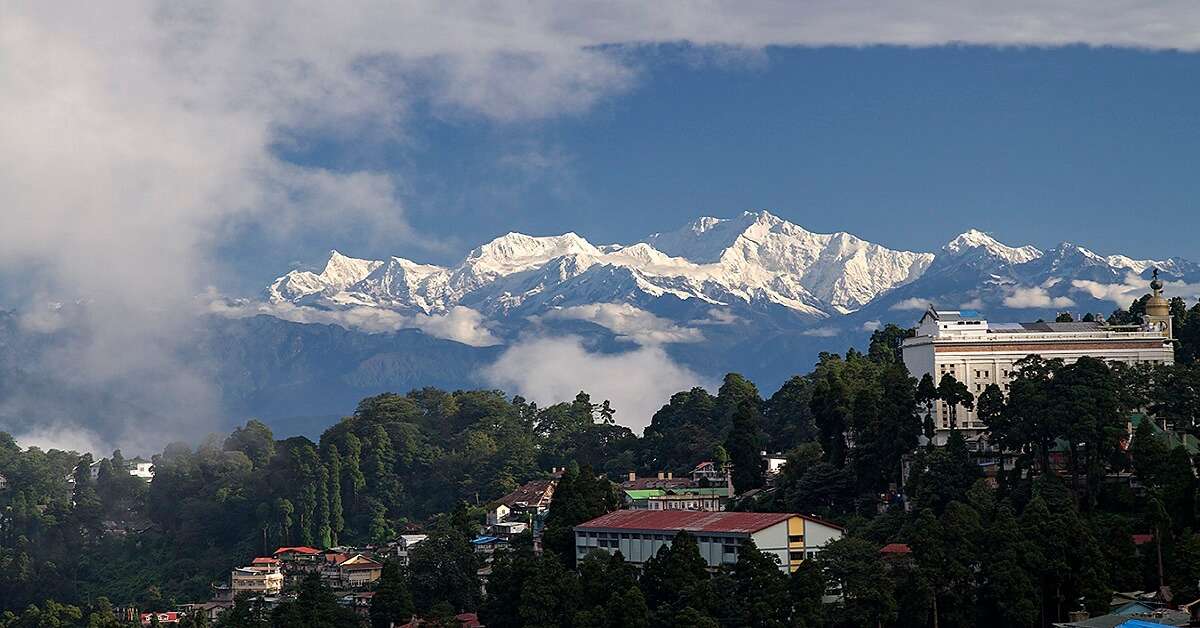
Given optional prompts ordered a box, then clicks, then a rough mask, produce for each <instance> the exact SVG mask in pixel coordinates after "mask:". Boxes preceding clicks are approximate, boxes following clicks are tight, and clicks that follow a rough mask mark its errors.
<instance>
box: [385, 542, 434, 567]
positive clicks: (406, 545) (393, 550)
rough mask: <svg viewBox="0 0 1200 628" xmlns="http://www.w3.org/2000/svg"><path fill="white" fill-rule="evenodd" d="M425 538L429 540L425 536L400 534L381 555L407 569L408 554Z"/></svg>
mask: <svg viewBox="0 0 1200 628" xmlns="http://www.w3.org/2000/svg"><path fill="white" fill-rule="evenodd" d="M427 538H429V535H427V534H401V535H400V536H398V537H396V539H395V540H394V541H390V542H388V544H387V545H386V546H385V547H384V548H383V550H382V552H381V553H382V554H383V555H384V556H385V557H392V558H395V559H396V561H397V562H399V563H400V566H402V567H407V566H408V553H409V552H410V551H411V550H412V548H413V547H416V546H417V544H419V543H421V542H422V541H424V540H425V539H427Z"/></svg>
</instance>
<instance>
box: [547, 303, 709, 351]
mask: <svg viewBox="0 0 1200 628" xmlns="http://www.w3.org/2000/svg"><path fill="white" fill-rule="evenodd" d="M541 318H543V319H547V320H564V319H565V320H581V321H588V322H591V323H595V324H597V325H600V326H601V327H604V328H605V329H608V330H609V331H611V332H613V333H614V334H616V335H617V337H618V338H622V339H627V340H631V341H633V342H636V343H637V344H639V345H658V344H666V343H675V342H700V341H702V340H704V335H703V334H701V333H700V330H698V329H692V328H690V327H682V326H680V325H677V324H675V323H674V322H673V321H670V320H668V319H665V318H661V317H659V316H655V315H654V314H652V313H650V312H647V311H646V310H643V309H640V308H638V307H636V306H634V305H630V304H629V303H594V304H589V305H573V306H571V307H565V308H562V309H559V310H554V311H553V312H550V313H548V314H544V315H543V316H542V317H541Z"/></svg>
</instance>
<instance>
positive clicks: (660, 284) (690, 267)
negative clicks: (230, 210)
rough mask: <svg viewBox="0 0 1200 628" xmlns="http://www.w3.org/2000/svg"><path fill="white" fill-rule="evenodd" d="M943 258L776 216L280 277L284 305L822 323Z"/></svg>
mask: <svg viewBox="0 0 1200 628" xmlns="http://www.w3.org/2000/svg"><path fill="white" fill-rule="evenodd" d="M933 259H934V256H933V255H932V254H929V253H913V252H909V251H894V250H892V249H888V248H886V247H883V246H880V245H878V244H873V243H870V242H867V241H865V240H862V239H860V238H857V237H855V236H853V235H850V234H848V233H835V234H817V233H812V232H810V231H807V230H805V229H803V228H801V227H799V226H797V225H795V224H792V223H790V222H788V221H786V220H783V219H780V218H778V217H776V216H773V215H771V214H770V213H767V212H765V211H764V212H746V213H744V214H742V215H741V216H739V217H737V218H733V219H718V218H701V219H699V220H697V221H695V222H693V223H692V224H690V225H687V226H685V227H683V228H682V229H680V230H678V231H674V232H670V233H656V234H653V235H651V236H649V237H648V238H646V240H645V241H644V242H639V243H636V244H632V245H628V246H625V245H619V244H616V245H606V246H602V247H597V246H595V245H593V244H591V243H590V242H588V241H587V240H585V239H584V238H582V237H580V236H578V235H576V234H574V233H567V234H563V235H560V236H550V237H534V236H528V235H523V234H519V233H509V234H507V235H504V236H501V237H499V238H496V239H495V240H492V241H491V242H488V243H487V244H484V245H482V246H480V247H478V248H476V249H474V250H472V251H471V252H470V253H469V254H468V255H467V256H466V258H465V259H464V260H463V261H462V262H461V263H459V264H458V265H456V266H454V267H450V268H446V267H440V266H431V265H425V264H418V263H416V262H412V261H410V260H406V259H403V258H399V257H393V258H391V259H390V260H387V261H376V260H360V259H354V258H349V257H345V256H343V255H341V254H340V253H337V252H336V251H335V252H333V253H331V255H330V259H329V261H328V262H327V264H326V267H325V270H324V271H322V272H321V273H320V274H317V273H313V272H309V271H292V272H290V273H288V274H287V275H284V276H283V277H280V278H278V279H276V280H275V282H274V283H272V284H271V286H270V287H269V288H268V289H267V297H268V298H269V299H270V300H272V301H275V302H283V301H287V302H293V303H308V304H315V305H327V306H337V305H371V306H382V307H389V308H394V309H403V310H414V311H419V312H422V313H426V314H429V313H439V312H445V311H447V310H449V309H450V308H452V307H454V306H455V305H459V304H469V305H471V306H472V307H475V308H477V309H479V310H480V311H483V312H485V313H488V314H509V313H512V312H514V311H521V312H524V311H527V310H530V309H531V308H537V307H554V306H567V305H578V304H581V303H587V302H593V300H594V299H595V298H598V297H599V296H600V295H603V297H604V298H607V299H610V300H621V301H626V300H639V299H641V298H644V297H662V296H665V295H671V296H673V297H675V298H677V299H680V300H687V299H696V300H698V301H701V302H705V303H709V304H712V305H731V304H736V303H743V304H756V303H758V304H770V305H777V306H782V307H784V308H787V309H789V310H792V311H794V312H798V313H801V314H803V315H806V316H810V317H814V318H821V317H826V316H830V315H836V314H840V313H846V312H850V311H853V310H854V309H857V308H859V307H862V306H863V305H865V304H866V303H869V302H870V301H871V300H872V299H874V298H875V297H877V296H878V295H880V294H881V293H883V292H886V291H887V290H890V289H892V288H895V287H896V286H899V285H902V284H904V283H906V282H908V281H912V280H913V279H915V278H917V277H919V276H920V275H921V274H922V273H923V272H924V271H925V269H926V268H927V267H928V266H929V264H930V263H931V262H932V261H933Z"/></svg>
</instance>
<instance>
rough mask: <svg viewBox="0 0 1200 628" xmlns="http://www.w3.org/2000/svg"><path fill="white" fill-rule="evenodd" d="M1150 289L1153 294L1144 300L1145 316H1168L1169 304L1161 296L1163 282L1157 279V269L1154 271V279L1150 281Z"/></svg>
mask: <svg viewBox="0 0 1200 628" xmlns="http://www.w3.org/2000/svg"><path fill="white" fill-rule="evenodd" d="M1150 289H1151V290H1152V291H1153V294H1151V295H1150V298H1149V299H1147V300H1146V315H1147V316H1155V317H1160V316H1170V315H1171V303H1170V302H1169V301H1167V299H1166V297H1164V296H1163V295H1162V289H1163V282H1162V280H1161V279H1159V278H1158V269H1157V268H1155V269H1154V279H1151V280H1150Z"/></svg>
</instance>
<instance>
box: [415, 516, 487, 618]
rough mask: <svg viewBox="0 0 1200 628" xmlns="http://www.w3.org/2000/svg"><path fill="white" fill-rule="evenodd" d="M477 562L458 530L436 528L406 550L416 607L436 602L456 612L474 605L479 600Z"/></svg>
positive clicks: (424, 607)
mask: <svg viewBox="0 0 1200 628" xmlns="http://www.w3.org/2000/svg"><path fill="white" fill-rule="evenodd" d="M478 568H479V563H478V561H477V560H476V557H475V551H474V549H473V548H472V547H471V544H470V542H469V541H468V540H467V538H466V537H465V536H463V535H462V533H461V532H459V531H457V530H454V529H450V528H444V529H440V530H435V531H434V532H433V533H432V534H430V535H429V538H427V539H425V540H424V541H422V542H421V543H420V544H418V545H417V546H416V547H414V548H413V549H412V551H411V552H410V553H409V563H408V571H409V575H408V582H409V589H410V590H411V591H412V595H413V599H414V600H415V601H416V606H417V610H418V611H419V612H421V613H425V612H428V611H430V610H431V609H433V607H435V606H437V605H438V604H445V605H448V606H449V607H450V608H452V609H453V610H454V611H455V612H462V611H464V610H467V609H474V608H475V607H476V604H477V603H478V601H479V576H478V573H477V570H478Z"/></svg>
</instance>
